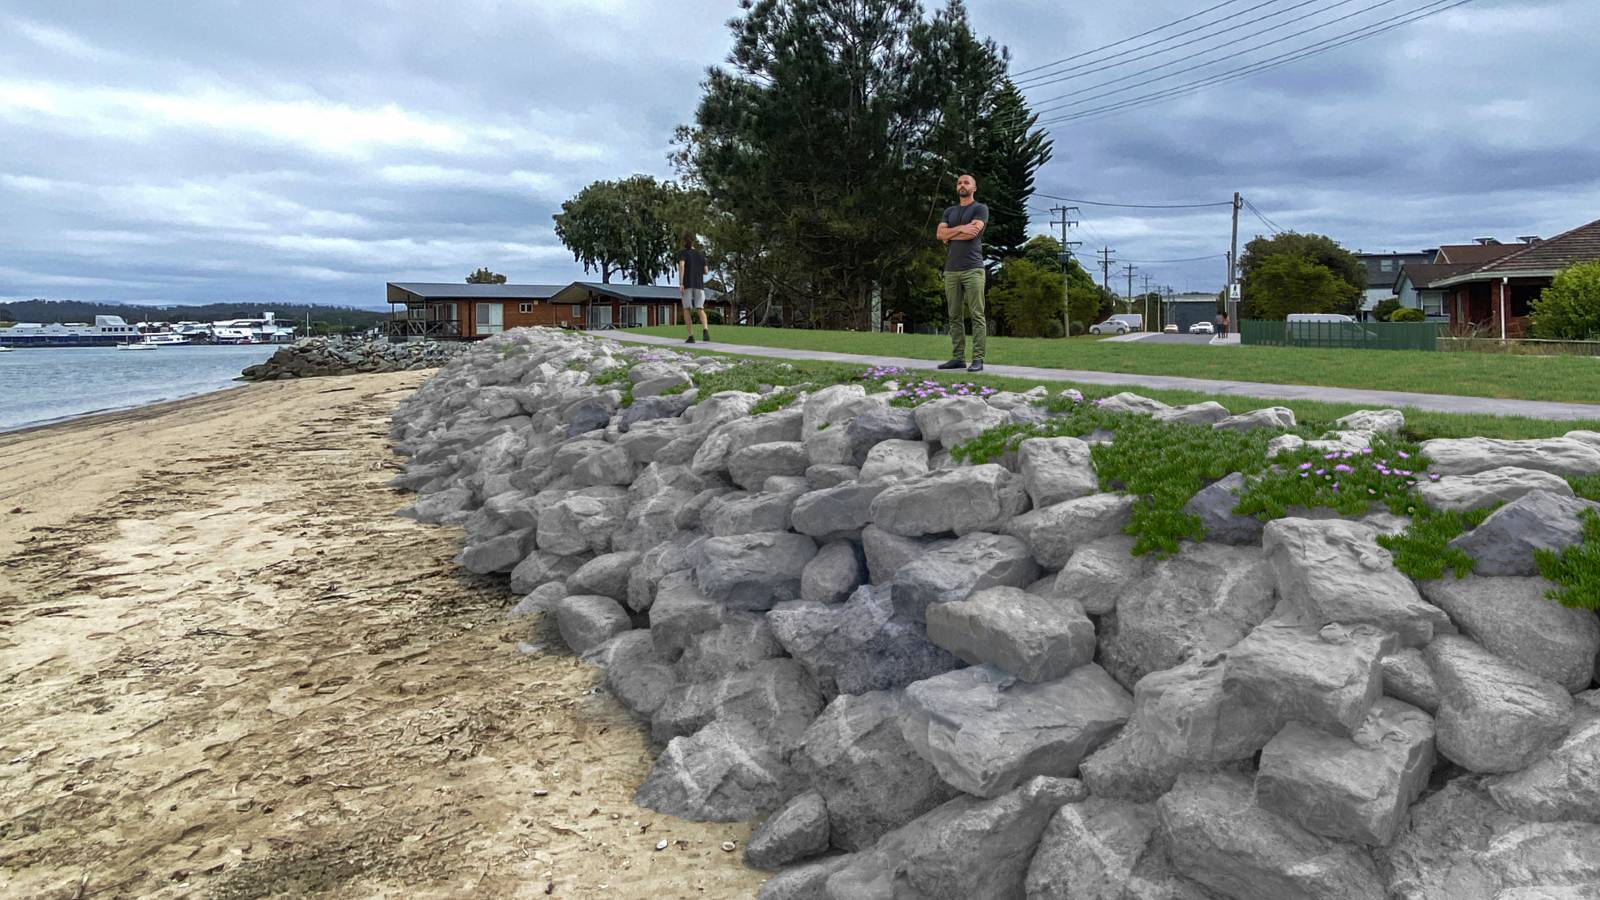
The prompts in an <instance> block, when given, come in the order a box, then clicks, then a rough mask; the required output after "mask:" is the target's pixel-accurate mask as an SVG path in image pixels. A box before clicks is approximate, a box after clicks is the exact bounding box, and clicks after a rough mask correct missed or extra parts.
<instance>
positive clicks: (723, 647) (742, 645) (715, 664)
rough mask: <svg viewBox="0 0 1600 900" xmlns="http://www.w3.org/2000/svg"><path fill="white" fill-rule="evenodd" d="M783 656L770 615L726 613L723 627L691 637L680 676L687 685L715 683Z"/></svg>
mask: <svg viewBox="0 0 1600 900" xmlns="http://www.w3.org/2000/svg"><path fill="white" fill-rule="evenodd" d="M650 630H651V631H652V632H654V631H655V628H654V627H653V626H652V627H651V629H650ZM782 655H783V647H782V646H781V645H779V644H778V639H777V638H775V637H773V635H772V628H771V627H770V626H768V625H767V617H766V616H764V615H762V614H761V613H748V612H733V611H731V610H730V611H725V612H724V613H723V615H722V624H720V625H718V626H716V627H715V628H708V629H705V630H701V631H696V632H695V633H694V634H693V635H692V636H691V637H689V639H688V644H687V646H685V647H684V649H683V655H682V656H680V657H678V662H677V676H678V679H679V680H680V681H683V682H686V683H694V682H700V681H712V680H714V679H717V678H721V677H722V676H724V675H728V674H730V673H733V672H742V671H744V670H745V669H750V668H754V667H755V665H756V664H757V663H760V662H761V661H762V660H767V659H776V658H778V657H780V656H782Z"/></svg>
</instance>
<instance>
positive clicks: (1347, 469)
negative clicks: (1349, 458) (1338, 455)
mask: <svg viewBox="0 0 1600 900" xmlns="http://www.w3.org/2000/svg"><path fill="white" fill-rule="evenodd" d="M1333 470H1334V471H1335V472H1338V473H1340V474H1343V473H1345V472H1354V471H1355V469H1352V468H1350V467H1349V466H1347V465H1345V464H1344V463H1340V464H1338V465H1337V466H1334V467H1333Z"/></svg>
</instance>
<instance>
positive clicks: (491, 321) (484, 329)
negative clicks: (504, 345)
mask: <svg viewBox="0 0 1600 900" xmlns="http://www.w3.org/2000/svg"><path fill="white" fill-rule="evenodd" d="M505 311H506V308H505V305H504V304H500V303H479V304H478V322H477V329H478V334H499V333H500V332H502V331H505V330H506V324H505Z"/></svg>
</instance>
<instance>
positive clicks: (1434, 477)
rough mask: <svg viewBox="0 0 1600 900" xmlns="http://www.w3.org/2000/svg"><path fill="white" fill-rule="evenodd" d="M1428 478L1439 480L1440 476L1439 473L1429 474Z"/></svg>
mask: <svg viewBox="0 0 1600 900" xmlns="http://www.w3.org/2000/svg"><path fill="white" fill-rule="evenodd" d="M1428 480H1429V481H1438V480H1439V476H1438V475H1429V476H1428Z"/></svg>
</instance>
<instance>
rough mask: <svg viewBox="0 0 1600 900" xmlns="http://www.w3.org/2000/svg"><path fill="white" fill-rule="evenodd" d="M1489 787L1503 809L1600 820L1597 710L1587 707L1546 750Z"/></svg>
mask: <svg viewBox="0 0 1600 900" xmlns="http://www.w3.org/2000/svg"><path fill="white" fill-rule="evenodd" d="M1488 788H1489V795H1490V796H1491V797H1493V798H1494V801H1495V802H1496V803H1498V804H1500V807H1501V808H1502V809H1504V810H1506V811H1507V812H1512V813H1515V814H1517V815H1519V816H1522V817H1523V818H1526V819H1533V820H1535V821H1539V822H1561V821H1575V822H1595V823H1600V714H1596V713H1595V712H1594V711H1588V712H1586V713H1585V714H1584V715H1583V716H1582V718H1580V719H1579V720H1578V723H1577V724H1576V725H1575V726H1574V727H1573V728H1572V730H1571V731H1570V732H1569V733H1568V734H1567V736H1566V737H1564V738H1562V740H1561V742H1560V743H1559V744H1557V745H1556V746H1555V747H1554V749H1552V750H1551V751H1550V753H1549V754H1548V755H1546V756H1543V757H1541V758H1539V759H1538V760H1537V761H1536V762H1534V763H1533V765H1530V766H1528V767H1527V768H1526V769H1523V770H1522V771H1520V772H1513V773H1511V774H1509V775H1501V776H1497V777H1495V778H1493V779H1490V781H1489V783H1488Z"/></svg>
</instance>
